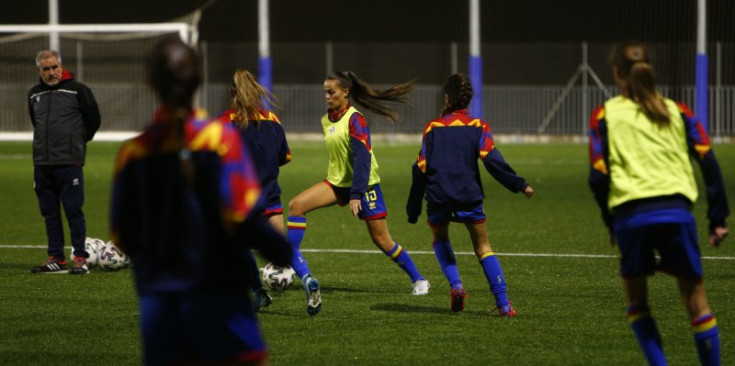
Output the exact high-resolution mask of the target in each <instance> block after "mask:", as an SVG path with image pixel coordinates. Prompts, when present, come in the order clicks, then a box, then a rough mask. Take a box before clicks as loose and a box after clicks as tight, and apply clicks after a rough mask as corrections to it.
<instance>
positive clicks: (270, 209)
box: [260, 199, 283, 217]
mask: <svg viewBox="0 0 735 366" xmlns="http://www.w3.org/2000/svg"><path fill="white" fill-rule="evenodd" d="M273 215H283V205H282V204H281V200H280V199H278V200H275V201H272V202H268V203H266V206H265V210H263V213H261V214H260V217H271V216H273Z"/></svg>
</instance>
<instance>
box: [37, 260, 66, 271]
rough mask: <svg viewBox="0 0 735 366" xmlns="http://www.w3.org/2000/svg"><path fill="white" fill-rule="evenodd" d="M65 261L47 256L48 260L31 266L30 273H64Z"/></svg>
mask: <svg viewBox="0 0 735 366" xmlns="http://www.w3.org/2000/svg"><path fill="white" fill-rule="evenodd" d="M66 272H67V267H66V261H60V260H57V259H54V257H48V261H47V262H46V263H44V264H42V265H40V266H37V267H33V268H31V273H66Z"/></svg>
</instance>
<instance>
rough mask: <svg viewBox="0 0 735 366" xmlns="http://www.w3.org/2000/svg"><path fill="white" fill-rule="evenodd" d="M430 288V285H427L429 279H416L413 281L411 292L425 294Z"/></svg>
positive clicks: (417, 294)
mask: <svg viewBox="0 0 735 366" xmlns="http://www.w3.org/2000/svg"><path fill="white" fill-rule="evenodd" d="M430 288H431V285H429V281H427V280H418V281H416V282H414V283H413V294H414V295H416V296H420V295H426V294H428V293H429V289H430Z"/></svg>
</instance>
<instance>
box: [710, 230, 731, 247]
mask: <svg viewBox="0 0 735 366" xmlns="http://www.w3.org/2000/svg"><path fill="white" fill-rule="evenodd" d="M727 234H729V230H727V228H726V227H724V226H717V227H716V228H715V230H713V231H712V232H711V233H710V234H709V246H711V247H719V246H720V244H721V243H722V242H723V241H724V240H725V238H726V237H727Z"/></svg>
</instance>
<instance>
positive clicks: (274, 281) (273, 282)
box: [261, 263, 296, 291]
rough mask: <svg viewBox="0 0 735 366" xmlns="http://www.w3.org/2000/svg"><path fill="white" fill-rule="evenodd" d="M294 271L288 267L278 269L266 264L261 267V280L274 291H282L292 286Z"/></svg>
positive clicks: (294, 276) (271, 264)
mask: <svg viewBox="0 0 735 366" xmlns="http://www.w3.org/2000/svg"><path fill="white" fill-rule="evenodd" d="M294 278H296V271H294V270H293V268H291V267H289V266H285V267H279V266H277V265H275V264H273V263H268V264H266V265H265V267H263V271H262V273H261V279H262V280H263V283H264V284H265V285H266V286H268V287H269V288H270V289H272V290H274V291H283V290H285V289H287V288H288V287H289V286H291V285H292V284H293V281H294Z"/></svg>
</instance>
